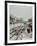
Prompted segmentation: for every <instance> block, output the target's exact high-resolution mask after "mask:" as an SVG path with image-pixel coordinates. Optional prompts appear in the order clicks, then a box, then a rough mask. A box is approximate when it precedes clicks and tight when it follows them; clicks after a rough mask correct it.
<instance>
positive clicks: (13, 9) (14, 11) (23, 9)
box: [9, 5, 32, 20]
mask: <svg viewBox="0 0 37 46" xmlns="http://www.w3.org/2000/svg"><path fill="white" fill-rule="evenodd" d="M9 12H10V15H13V16H16V17H17V18H23V20H28V19H29V18H31V17H32V6H20V5H10V10H9Z"/></svg>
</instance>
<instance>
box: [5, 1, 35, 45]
mask: <svg viewBox="0 0 37 46" xmlns="http://www.w3.org/2000/svg"><path fill="white" fill-rule="evenodd" d="M18 4H19V5H20V4H21V6H22V5H23V6H24V5H25V4H26V5H28V6H31V5H32V6H33V9H34V10H33V11H32V12H33V13H32V14H33V18H34V19H33V23H34V24H33V26H34V28H33V30H34V31H33V32H34V33H33V36H32V37H33V39H34V40H33V39H32V41H29V42H27V41H26V42H23V41H24V40H23V41H20V42H18V41H19V40H18V41H16V42H15V40H14V41H13V40H11V41H9V39H8V38H9V33H8V29H9V26H8V24H9V23H8V21H9V20H8V15H9V13H8V12H9V11H8V10H9V6H8V5H18ZM26 5H25V6H26ZM21 14H22V13H21ZM34 43H36V3H35V2H22V1H5V45H19V44H34Z"/></svg>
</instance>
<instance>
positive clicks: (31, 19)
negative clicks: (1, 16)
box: [5, 1, 36, 44]
mask: <svg viewBox="0 0 37 46" xmlns="http://www.w3.org/2000/svg"><path fill="white" fill-rule="evenodd" d="M35 4H36V3H30V2H17V1H15V2H14V1H12V2H5V5H6V6H5V7H6V8H5V11H6V12H5V18H6V19H7V20H6V21H7V22H6V21H5V24H7V26H6V25H5V27H6V30H5V31H6V34H5V35H6V36H7V38H5V39H6V40H7V41H6V42H7V44H11V43H12V44H13V43H16V44H17V43H32V42H33V43H35V40H36V39H35V37H36V36H35V32H36V30H35V16H36V14H35V10H36V9H35ZM6 16H7V17H6Z"/></svg>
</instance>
